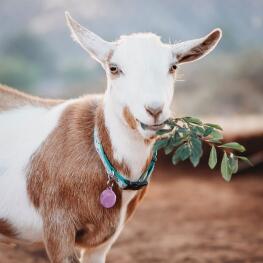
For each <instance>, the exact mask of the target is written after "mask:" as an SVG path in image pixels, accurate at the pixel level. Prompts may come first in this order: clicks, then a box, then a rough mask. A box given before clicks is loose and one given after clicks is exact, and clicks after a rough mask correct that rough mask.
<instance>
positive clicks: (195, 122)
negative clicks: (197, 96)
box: [183, 117, 203, 125]
mask: <svg viewBox="0 0 263 263" xmlns="http://www.w3.org/2000/svg"><path fill="white" fill-rule="evenodd" d="M183 120H185V121H186V122H190V123H194V124H198V125H201V124H203V123H202V121H201V120H199V119H197V118H193V117H184V118H183Z"/></svg>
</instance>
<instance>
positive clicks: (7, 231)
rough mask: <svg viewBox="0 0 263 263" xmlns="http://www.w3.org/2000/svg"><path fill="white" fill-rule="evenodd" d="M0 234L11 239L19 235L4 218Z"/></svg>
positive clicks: (0, 226)
mask: <svg viewBox="0 0 263 263" xmlns="http://www.w3.org/2000/svg"><path fill="white" fill-rule="evenodd" d="M0 234H2V235H4V236H7V237H10V238H15V237H16V235H17V233H16V231H15V229H14V228H13V226H12V225H11V224H9V223H8V221H7V220H5V219H2V218H0Z"/></svg>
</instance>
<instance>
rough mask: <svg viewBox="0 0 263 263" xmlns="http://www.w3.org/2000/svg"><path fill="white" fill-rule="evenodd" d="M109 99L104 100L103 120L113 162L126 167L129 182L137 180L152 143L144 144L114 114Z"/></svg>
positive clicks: (112, 105)
mask: <svg viewBox="0 0 263 263" xmlns="http://www.w3.org/2000/svg"><path fill="white" fill-rule="evenodd" d="M115 111H116V109H115V107H114V103H113V101H112V100H111V98H109V97H107V95H106V97H105V100H104V119H105V126H106V128H107V131H108V134H109V139H110V142H111V147H112V151H113V156H112V158H114V161H116V162H118V163H120V164H123V165H125V166H127V168H128V170H129V175H126V176H129V177H130V179H131V180H134V181H135V180H138V179H139V177H140V176H141V174H142V172H143V171H144V169H145V168H146V164H147V161H149V159H150V158H151V151H152V146H153V145H152V143H148V144H147V143H145V141H144V139H143V138H142V137H141V136H140V135H139V134H138V132H137V131H135V130H132V129H131V128H129V127H128V125H126V124H125V123H124V122H123V120H122V119H121V118H120V117H119V116H118V115H117V114H116V112H115Z"/></svg>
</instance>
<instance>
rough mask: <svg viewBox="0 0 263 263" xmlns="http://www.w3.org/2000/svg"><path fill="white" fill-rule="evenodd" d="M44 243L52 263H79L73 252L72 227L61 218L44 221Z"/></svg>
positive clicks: (73, 238)
mask: <svg viewBox="0 0 263 263" xmlns="http://www.w3.org/2000/svg"><path fill="white" fill-rule="evenodd" d="M44 243H45V247H46V251H47V254H48V257H49V259H50V261H51V262H52V263H80V261H79V259H78V257H77V255H76V250H75V228H74V225H73V224H72V223H69V222H68V221H67V220H65V219H63V217H62V218H61V217H60V216H54V217H52V218H49V219H45V220H44Z"/></svg>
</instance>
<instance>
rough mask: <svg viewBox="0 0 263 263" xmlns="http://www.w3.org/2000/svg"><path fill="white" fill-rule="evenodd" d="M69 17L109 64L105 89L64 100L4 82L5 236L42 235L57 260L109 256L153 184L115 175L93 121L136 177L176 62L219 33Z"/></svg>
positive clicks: (0, 147)
mask: <svg viewBox="0 0 263 263" xmlns="http://www.w3.org/2000/svg"><path fill="white" fill-rule="evenodd" d="M66 20H67V24H68V26H69V28H70V31H71V34H72V37H73V39H74V40H75V41H76V42H77V43H79V44H80V45H81V47H82V48H84V49H85V50H86V51H87V52H88V53H89V54H90V55H91V56H92V57H93V58H94V59H96V60H97V61H98V62H99V63H100V64H101V65H102V67H103V68H104V70H105V71H106V75H107V89H106V92H105V94H103V95H87V96H83V97H81V98H77V99H70V100H67V101H63V100H47V99H41V98H37V97H33V96H30V95H27V94H24V93H22V92H19V91H16V90H14V89H12V88H9V87H6V86H0V125H1V127H0V240H2V241H7V240H17V241H27V242H42V243H43V244H44V245H45V249H46V251H47V254H48V257H49V259H50V261H51V262H53V263H65V262H70V263H73V262H93V263H102V262H105V260H106V254H107V252H108V251H109V249H110V247H111V246H112V244H113V243H114V241H115V240H116V239H117V237H118V236H119V234H120V232H121V230H122V229H123V226H124V224H125V222H126V221H127V219H128V218H130V216H131V215H132V213H133V212H134V209H135V207H136V206H137V204H138V203H139V201H140V200H141V199H142V197H143V196H144V194H145V191H146V188H147V187H146V185H144V187H141V188H140V187H137V188H136V187H135V188H134V189H133V190H134V191H132V190H129V189H123V188H122V187H121V186H120V185H119V183H118V181H116V180H113V181H112V180H111V179H112V178H108V176H107V173H106V170H105V166H104V165H103V162H102V160H101V156H100V155H99V154H98V153H97V151H96V148H95V146H94V131H95V130H96V132H97V137H98V138H97V139H99V141H100V143H101V146H102V148H103V151H104V153H105V156H106V157H107V159H108V160H109V162H110V163H111V165H112V167H114V169H116V171H118V172H119V173H121V174H122V175H124V177H125V178H126V179H127V180H130V181H131V182H136V181H138V178H139V177H140V175H141V174H142V173H143V171H145V170H147V167H148V166H149V164H150V163H151V160H152V158H153V145H154V143H155V141H156V130H158V129H160V128H161V127H163V125H164V122H165V120H167V119H168V118H169V117H170V115H171V111H170V104H171V101H172V97H173V86H174V82H175V79H176V72H177V66H178V65H179V64H182V63H186V62H190V61H194V60H197V59H200V58H202V57H204V56H205V55H206V54H208V53H209V52H210V51H211V50H212V49H213V48H214V47H215V46H216V45H217V43H218V42H219V40H220V38H221V34H222V33H221V30H220V29H215V30H213V31H212V32H211V33H210V34H208V35H206V36H205V37H203V38H200V39H195V40H191V41H186V42H182V43H177V44H165V43H162V42H161V40H160V38H159V37H158V36H157V35H155V34H152V33H138V34H132V35H128V36H122V37H121V38H120V39H119V40H118V41H116V42H107V41H105V40H103V39H102V38H100V37H99V36H97V35H95V34H94V33H92V32H91V31H89V30H88V29H86V28H85V27H83V26H81V25H80V24H78V23H77V22H76V21H75V20H73V18H71V16H70V15H69V13H66ZM108 179H110V180H108ZM109 181H110V184H111V185H110V186H109ZM109 187H110V188H111V189H112V191H113V192H114V195H115V198H116V201H115V200H114V202H113V203H112V204H111V205H110V206H109V207H108V208H107V207H106V206H104V205H103V201H102V202H100V198H101V193H102V192H103V191H104V190H105V189H108V188H109ZM139 188H140V189H139ZM78 250H80V251H81V254H80V258H79V257H78V253H77V251H78Z"/></svg>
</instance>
